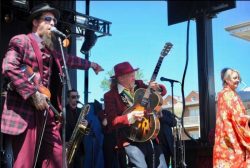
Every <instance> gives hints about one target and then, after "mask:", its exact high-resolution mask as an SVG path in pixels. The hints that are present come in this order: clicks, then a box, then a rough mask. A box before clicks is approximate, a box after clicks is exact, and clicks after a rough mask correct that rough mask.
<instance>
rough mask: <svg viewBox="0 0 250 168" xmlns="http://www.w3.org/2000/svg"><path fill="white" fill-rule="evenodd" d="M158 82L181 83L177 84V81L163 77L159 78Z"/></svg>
mask: <svg viewBox="0 0 250 168" xmlns="http://www.w3.org/2000/svg"><path fill="white" fill-rule="evenodd" d="M160 80H161V81H168V82H171V83H174V82H176V83H181V82H179V81H177V80H173V79H168V78H164V77H161V78H160Z"/></svg>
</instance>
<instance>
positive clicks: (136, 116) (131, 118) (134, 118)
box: [127, 111, 144, 124]
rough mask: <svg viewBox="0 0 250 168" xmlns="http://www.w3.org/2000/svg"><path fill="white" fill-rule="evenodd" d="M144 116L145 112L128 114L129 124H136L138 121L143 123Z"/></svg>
mask: <svg viewBox="0 0 250 168" xmlns="http://www.w3.org/2000/svg"><path fill="white" fill-rule="evenodd" d="M143 116H144V111H131V112H130V113H128V115H127V117H128V122H129V124H134V123H135V122H136V121H137V120H138V121H141V120H142V117H143Z"/></svg>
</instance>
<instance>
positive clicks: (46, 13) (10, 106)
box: [1, 3, 103, 168]
mask: <svg viewBox="0 0 250 168" xmlns="http://www.w3.org/2000/svg"><path fill="white" fill-rule="evenodd" d="M59 17H60V13H59V11H58V10H57V9H55V8H53V7H51V6H49V5H48V4H46V3H43V4H39V5H37V6H34V7H33V9H32V10H31V15H30V17H29V18H28V22H27V23H28V26H29V28H31V29H32V31H31V33H29V34H27V35H26V34H21V35H17V36H14V37H13V38H12V39H11V40H10V42H9V47H8V50H7V53H6V55H5V57H4V59H3V63H2V74H3V76H4V77H5V79H7V83H8V88H7V89H6V90H7V95H6V98H5V102H4V104H3V112H2V116H1V132H2V133H4V139H5V142H6V146H7V147H6V149H7V152H8V153H9V155H10V156H11V155H12V157H8V158H10V159H9V160H8V163H9V164H8V166H9V167H26V168H30V167H32V166H34V164H35V162H36V156H37V154H38V151H39V155H38V159H37V162H36V163H37V164H36V165H38V167H51V168H60V167H62V162H63V161H62V160H63V159H62V140H61V136H60V124H59V122H58V121H56V118H55V114H54V113H53V111H52V110H51V108H50V106H49V104H48V103H47V99H48V98H49V97H50V102H51V103H52V104H53V106H54V107H55V108H56V109H57V110H58V111H61V91H62V83H61V82H60V76H59V74H60V75H63V71H62V68H61V67H62V57H61V55H60V54H57V52H54V47H53V40H52V38H53V37H54V34H53V33H52V32H51V30H50V29H51V28H52V27H54V26H55V25H56V23H57V20H58V19H59ZM66 62H67V65H68V66H69V67H71V68H77V69H83V70H88V69H89V68H92V69H93V70H94V71H95V73H96V74H97V73H98V72H99V71H102V70H103V69H102V67H101V66H99V65H98V64H97V63H94V62H90V61H88V60H84V59H81V58H79V57H76V56H66ZM24 67H26V68H24ZM27 67H31V69H32V70H33V72H35V76H34V78H33V79H35V80H33V81H32V80H30V78H29V76H28V75H27V72H26V71H25V70H27ZM41 86H43V87H46V88H48V89H49V91H50V93H51V96H50V95H49V94H46V93H45V92H42V91H41V90H39V88H41ZM46 114H47V119H45V118H46ZM45 121H46V124H45V128H44V134H43V138H42V141H41V146H40V150H38V146H39V140H40V138H41V132H42V130H43V125H44V123H45Z"/></svg>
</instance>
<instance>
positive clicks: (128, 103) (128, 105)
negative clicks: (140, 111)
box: [120, 91, 131, 108]
mask: <svg viewBox="0 0 250 168" xmlns="http://www.w3.org/2000/svg"><path fill="white" fill-rule="evenodd" d="M120 96H121V99H122V102H123V103H124V104H125V105H126V106H127V108H129V107H131V102H129V100H128V98H127V96H126V94H125V93H124V92H123V91H122V92H121V93H120Z"/></svg>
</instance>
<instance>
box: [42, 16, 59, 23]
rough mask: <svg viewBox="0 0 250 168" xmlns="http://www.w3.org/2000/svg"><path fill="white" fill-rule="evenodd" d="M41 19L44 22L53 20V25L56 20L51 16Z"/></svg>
mask: <svg viewBox="0 0 250 168" xmlns="http://www.w3.org/2000/svg"><path fill="white" fill-rule="evenodd" d="M41 19H43V20H44V21H45V22H49V23H50V22H51V20H53V22H54V23H55V24H57V19H56V18H54V17H52V16H44V17H42V18H41Z"/></svg>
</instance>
